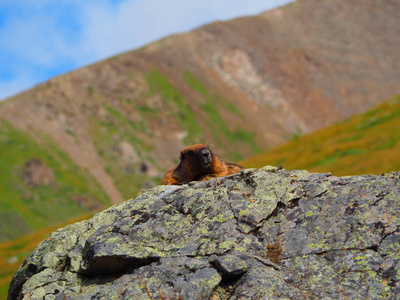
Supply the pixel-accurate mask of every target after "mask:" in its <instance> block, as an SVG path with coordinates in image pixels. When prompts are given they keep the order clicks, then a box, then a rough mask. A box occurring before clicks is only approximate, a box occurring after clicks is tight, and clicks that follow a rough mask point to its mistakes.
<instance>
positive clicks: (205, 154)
mask: <svg viewBox="0 0 400 300" xmlns="http://www.w3.org/2000/svg"><path fill="white" fill-rule="evenodd" d="M200 155H201V156H203V157H209V156H210V151H209V150H208V149H207V148H204V149H201V150H200Z"/></svg>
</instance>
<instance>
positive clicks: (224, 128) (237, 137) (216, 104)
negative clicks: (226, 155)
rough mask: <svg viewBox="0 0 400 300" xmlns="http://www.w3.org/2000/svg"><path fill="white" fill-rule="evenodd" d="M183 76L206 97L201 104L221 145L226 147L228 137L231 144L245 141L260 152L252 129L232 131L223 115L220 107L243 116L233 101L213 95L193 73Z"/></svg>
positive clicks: (255, 151)
mask: <svg viewBox="0 0 400 300" xmlns="http://www.w3.org/2000/svg"><path fill="white" fill-rule="evenodd" d="M183 78H184V79H185V82H186V84H187V85H188V86H189V87H190V88H191V89H193V90H194V91H196V92H198V93H200V94H201V95H202V96H203V97H204V102H203V103H202V104H200V108H201V109H202V110H203V111H204V113H205V115H206V116H207V118H206V120H205V122H206V124H207V126H208V128H209V130H210V132H211V134H212V135H213V136H214V138H215V140H216V141H217V143H219V144H218V146H219V147H221V148H226V147H225V146H224V139H226V140H227V142H229V144H231V143H237V144H238V145H240V143H245V144H248V145H250V146H251V149H252V151H253V152H254V153H257V152H259V148H258V146H257V143H256V141H255V138H254V133H253V132H252V131H249V130H245V129H237V130H235V131H232V130H231V129H230V128H229V127H228V125H227V123H226V121H225V120H224V118H223V117H222V115H221V113H220V109H225V110H228V111H230V112H232V113H234V114H235V115H237V117H239V118H243V115H242V114H241V112H240V110H239V109H238V108H237V107H236V106H235V105H234V104H233V103H231V102H229V101H227V100H225V99H223V98H222V97H219V96H215V97H212V96H211V95H210V93H209V92H208V90H207V89H206V87H205V86H204V84H203V83H202V82H201V81H200V80H199V79H198V78H196V77H195V76H194V75H193V74H192V73H190V72H185V73H184V74H183ZM232 155H236V157H234V159H238V158H239V157H240V154H238V153H236V154H235V153H233V154H232Z"/></svg>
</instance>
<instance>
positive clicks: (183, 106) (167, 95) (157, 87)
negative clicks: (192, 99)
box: [146, 70, 203, 144]
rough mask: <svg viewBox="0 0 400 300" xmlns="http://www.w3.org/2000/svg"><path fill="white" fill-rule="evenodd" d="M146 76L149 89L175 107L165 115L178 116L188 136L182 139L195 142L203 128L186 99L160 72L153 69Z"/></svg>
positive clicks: (188, 142) (187, 142) (190, 142)
mask: <svg viewBox="0 0 400 300" xmlns="http://www.w3.org/2000/svg"><path fill="white" fill-rule="evenodd" d="M146 78H147V82H148V84H149V88H150V90H151V91H153V92H158V93H160V95H161V96H162V98H163V100H164V101H165V102H171V103H172V104H173V105H174V107H175V109H173V110H171V115H170V116H167V117H174V118H175V117H176V116H177V117H178V122H179V124H180V125H181V126H182V128H183V129H185V130H186V131H187V132H188V136H187V137H186V138H185V140H184V141H185V143H186V144H193V143H195V142H197V141H198V140H199V138H200V137H201V136H202V131H203V130H202V128H201V127H200V125H199V123H198V121H197V118H196V114H195V113H194V111H193V110H192V108H191V107H190V105H189V103H188V101H187V100H186V99H185V98H184V97H183V96H182V95H181V94H180V93H179V91H178V90H177V89H176V88H175V87H174V86H173V85H172V84H171V83H170V82H169V81H168V79H167V77H166V76H165V75H164V74H162V73H161V72H159V71H157V70H153V71H152V72H151V73H150V74H148V75H147V76H146Z"/></svg>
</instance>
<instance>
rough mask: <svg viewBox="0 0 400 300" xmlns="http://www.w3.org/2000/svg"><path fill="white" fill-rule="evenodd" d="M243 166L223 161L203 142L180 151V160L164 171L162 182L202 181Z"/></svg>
mask: <svg viewBox="0 0 400 300" xmlns="http://www.w3.org/2000/svg"><path fill="white" fill-rule="evenodd" d="M242 169H243V167H241V166H239V165H236V164H232V163H226V162H223V161H222V160H221V159H219V157H218V156H216V155H215V154H214V153H212V152H211V151H210V149H209V148H208V146H207V145H205V144H196V145H192V146H189V147H187V148H186V149H184V150H182V151H181V162H180V164H179V165H178V166H177V167H176V168H175V169H172V170H169V171H168V172H166V173H165V175H164V178H163V180H162V184H165V185H179V184H185V183H188V182H191V181H203V180H208V179H211V178H213V177H220V176H226V175H230V174H235V173H238V172H240V171H241V170H242Z"/></svg>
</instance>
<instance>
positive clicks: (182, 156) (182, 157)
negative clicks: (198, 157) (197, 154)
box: [181, 150, 185, 160]
mask: <svg viewBox="0 0 400 300" xmlns="http://www.w3.org/2000/svg"><path fill="white" fill-rule="evenodd" d="M184 158H185V156H184V155H183V150H182V151H181V160H183V159H184Z"/></svg>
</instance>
